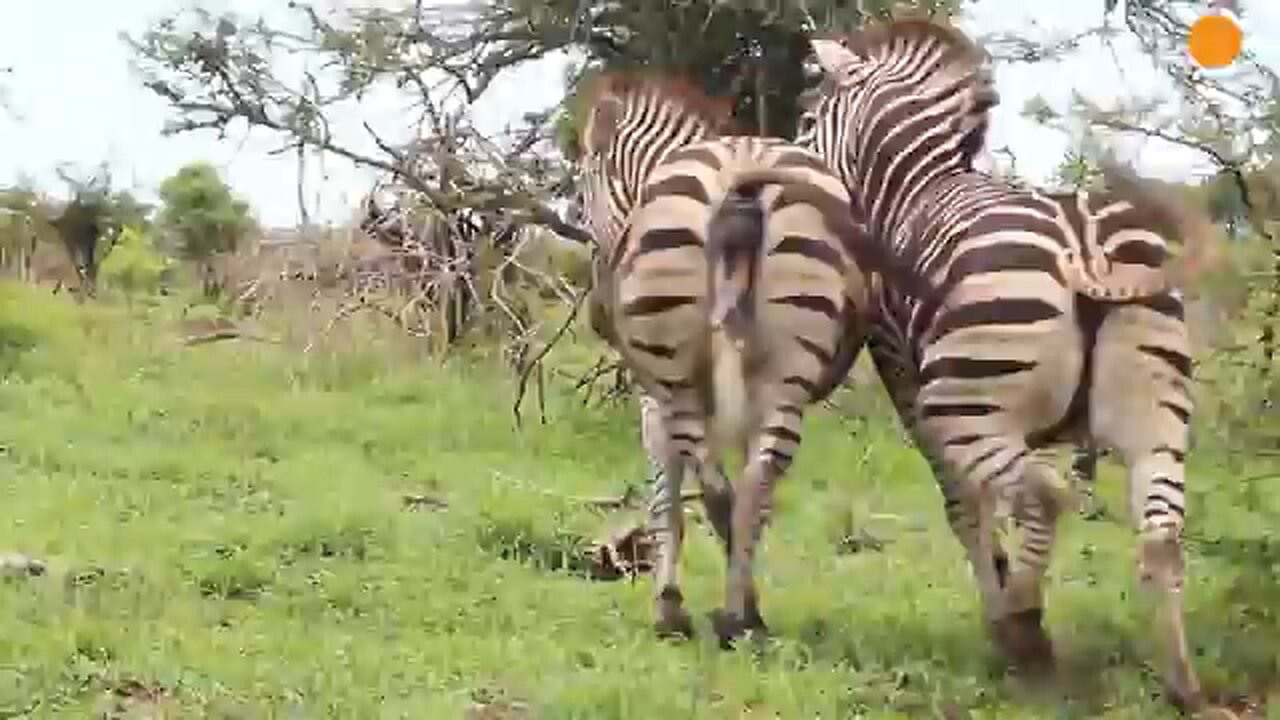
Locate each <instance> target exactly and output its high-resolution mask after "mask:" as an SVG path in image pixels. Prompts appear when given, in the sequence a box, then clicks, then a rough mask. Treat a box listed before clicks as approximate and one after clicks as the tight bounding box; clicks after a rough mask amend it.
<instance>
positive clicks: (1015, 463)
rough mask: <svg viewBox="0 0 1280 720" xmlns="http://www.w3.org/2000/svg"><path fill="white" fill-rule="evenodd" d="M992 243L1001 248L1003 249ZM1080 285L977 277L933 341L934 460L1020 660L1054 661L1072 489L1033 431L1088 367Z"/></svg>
mask: <svg viewBox="0 0 1280 720" xmlns="http://www.w3.org/2000/svg"><path fill="white" fill-rule="evenodd" d="M991 249H992V250H998V249H999V248H998V246H993V247H992V248H991ZM1074 299H1075V298H1074V293H1072V292H1071V291H1070V290H1069V289H1067V288H1065V287H1063V286H1062V284H1061V283H1060V282H1058V281H1057V280H1056V279H1055V277H1054V276H1053V275H1052V274H1051V273H1049V272H1040V271H1030V270H1024V269H1012V270H1004V271H1001V272H987V273H972V274H969V275H967V276H965V277H964V278H962V279H961V280H960V281H959V282H957V284H956V285H955V286H954V288H953V289H952V290H950V292H949V294H948V297H947V302H946V305H945V306H944V308H943V309H942V310H940V311H939V313H938V314H937V315H936V317H935V318H934V319H933V321H932V324H931V327H930V330H929V332H930V335H929V336H928V338H926V340H927V341H928V342H927V344H926V345H925V346H924V347H923V348H922V353H921V364H920V368H919V375H918V377H919V381H920V383H921V388H920V392H919V396H918V398H917V400H918V405H917V416H918V418H919V420H918V422H919V426H920V439H921V441H922V442H923V443H924V444H925V445H926V447H927V450H926V456H927V455H930V454H932V455H934V456H935V457H936V458H937V459H938V460H939V461H940V463H941V466H942V468H941V469H942V474H943V477H942V478H940V480H943V481H946V482H948V483H957V484H959V486H960V487H957V488H954V489H953V490H951V491H950V492H946V491H944V495H946V496H947V497H948V500H949V501H950V502H954V503H956V504H957V507H956V509H955V512H956V514H957V515H958V516H960V517H966V516H967V517H968V518H972V519H971V520H963V521H961V522H958V523H953V529H955V530H956V532H957V534H958V535H960V537H959V539H960V541H961V543H962V544H963V545H964V547H965V551H966V554H967V556H968V558H969V562H970V564H971V565H972V566H973V569H974V574H975V576H976V578H977V581H978V587H979V591H980V594H981V598H982V604H983V611H984V615H985V616H986V619H987V622H988V624H989V626H990V629H991V631H992V632H993V634H994V637H995V639H996V641H997V643H998V644H999V645H1000V648H1001V650H1003V651H1004V652H1005V653H1006V654H1007V655H1011V656H1012V657H1013V658H1014V659H1015V660H1016V661H1018V662H1020V663H1021V662H1024V661H1025V662H1027V663H1032V664H1040V661H1049V660H1051V659H1052V649H1051V644H1050V643H1049V642H1048V638H1047V636H1045V635H1044V631H1043V628H1042V624H1041V621H1042V615H1043V611H1042V608H1043V589H1042V587H1043V582H1044V576H1045V570H1046V568H1047V566H1048V563H1049V558H1050V554H1051V552H1052V546H1053V540H1054V537H1055V530H1056V521H1057V515H1056V513H1055V512H1053V510H1054V509H1055V508H1056V507H1058V506H1059V505H1060V502H1059V500H1058V494H1059V493H1060V492H1061V488H1059V487H1057V483H1056V482H1054V480H1055V479H1056V474H1055V473H1053V472H1046V471H1045V468H1044V467H1042V466H1041V464H1039V463H1034V462H1032V460H1033V457H1032V452H1031V449H1030V448H1029V447H1028V444H1027V436H1028V435H1029V434H1031V433H1033V432H1036V431H1038V430H1042V429H1044V428H1048V427H1052V426H1054V425H1055V424H1057V423H1058V422H1059V421H1060V420H1061V419H1062V418H1063V417H1065V416H1066V414H1067V411H1068V408H1069V407H1070V404H1071V399H1072V397H1073V395H1074V394H1075V390H1076V388H1077V387H1078V385H1079V382H1080V377H1081V372H1082V369H1083V360H1084V350H1083V337H1082V335H1081V332H1080V330H1079V328H1078V327H1077V326H1076V321H1075V303H1074ZM1009 510H1012V512H1013V518H1014V520H1015V521H1016V522H1017V523H1018V525H1019V527H1020V529H1021V530H1022V535H1023V542H1022V544H1021V548H1020V552H1019V553H1018V555H1017V562H1016V567H1014V568H1012V569H1011V571H1010V573H1009V576H1008V579H1007V581H1006V582H1003V583H1002V582H1001V580H1002V578H1001V573H1000V570H1001V568H1000V567H998V565H999V563H1000V559H1001V558H1003V557H1005V554H1004V553H1003V552H1002V551H1000V550H999V548H998V539H997V538H996V535H995V531H996V529H997V527H998V521H999V519H1000V516H1002V515H1004V514H1005V513H1006V512H1008V511H1009Z"/></svg>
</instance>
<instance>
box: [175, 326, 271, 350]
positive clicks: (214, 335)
mask: <svg viewBox="0 0 1280 720" xmlns="http://www.w3.org/2000/svg"><path fill="white" fill-rule="evenodd" d="M222 340H252V341H253V342H261V343H273V344H279V342H280V341H279V340H276V339H274V338H266V337H260V336H258V335H250V334H248V333H245V332H242V331H240V330H215V331H214V332H210V333H204V334H202V335H192V336H190V337H187V338H185V339H183V341H182V344H183V345H186V346H188V347H191V346H193V345H205V344H208V343H213V342H220V341H222Z"/></svg>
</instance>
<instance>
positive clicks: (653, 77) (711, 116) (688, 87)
mask: <svg viewBox="0 0 1280 720" xmlns="http://www.w3.org/2000/svg"><path fill="white" fill-rule="evenodd" d="M646 94H649V95H654V96H657V97H659V98H661V99H662V100H664V101H666V102H670V103H672V104H673V105H676V106H678V107H679V108H681V109H682V110H683V111H685V112H687V113H689V114H691V115H693V116H694V117H697V118H699V119H700V120H702V121H703V122H705V123H706V124H707V126H708V127H710V128H711V129H712V130H713V131H715V132H716V133H717V134H737V127H736V125H735V124H734V121H733V105H734V99H733V98H732V97H725V96H721V97H714V96H712V95H708V94H707V93H706V91H704V90H703V89H702V88H701V87H700V86H699V85H698V84H697V83H695V82H694V81H693V80H691V79H689V78H687V77H684V76H682V75H664V74H660V73H657V72H654V71H638V70H617V71H613V72H608V73H604V74H602V75H599V76H597V77H596V78H594V80H593V82H592V84H591V85H590V87H589V88H588V89H587V95H586V98H587V105H586V106H587V107H589V108H596V107H599V106H600V103H601V102H602V101H603V100H604V99H605V98H606V97H609V96H613V97H615V98H618V99H623V98H627V97H632V96H635V95H646Z"/></svg>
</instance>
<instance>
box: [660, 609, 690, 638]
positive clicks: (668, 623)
mask: <svg viewBox="0 0 1280 720" xmlns="http://www.w3.org/2000/svg"><path fill="white" fill-rule="evenodd" d="M653 634H654V635H656V636H657V637H658V639H659V640H689V639H692V638H693V634H694V633H693V618H692V617H690V616H689V613H688V612H687V611H686V610H684V609H683V608H676V609H675V610H668V611H667V612H665V613H662V614H660V615H659V616H658V619H657V620H655V621H654V622H653Z"/></svg>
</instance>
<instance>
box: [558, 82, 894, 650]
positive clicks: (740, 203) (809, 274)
mask: <svg viewBox="0 0 1280 720" xmlns="http://www.w3.org/2000/svg"><path fill="white" fill-rule="evenodd" d="M588 97H589V100H590V102H589V107H590V112H589V115H588V119H587V122H586V124H585V127H584V130H583V132H582V135H581V138H580V143H581V151H582V153H581V155H582V158H581V163H582V166H583V168H584V173H583V187H582V194H583V204H584V208H585V212H586V215H587V217H588V220H589V222H590V224H591V227H592V228H593V231H594V233H595V235H596V237H597V238H600V237H604V238H606V239H613V242H612V243H611V244H609V245H606V248H607V249H606V252H604V253H601V254H600V255H599V256H598V258H599V262H597V264H596V266H595V280H596V285H595V289H594V290H593V293H594V297H593V300H592V306H593V307H592V315H593V319H592V325H593V327H594V328H596V330H597V332H599V333H600V334H601V336H602V337H604V338H605V339H606V340H607V341H608V342H609V343H610V344H611V345H612V346H613V347H614V349H615V350H617V351H618V352H619V354H620V355H621V356H622V358H623V361H624V363H626V365H627V366H628V367H629V368H630V369H631V371H632V373H633V375H634V376H635V377H636V378H637V380H638V382H639V383H640V385H641V386H642V387H643V388H644V390H645V392H646V393H647V395H648V396H649V397H650V398H652V399H653V400H654V402H655V403H656V405H657V407H658V414H659V417H660V420H661V428H660V431H659V433H660V437H661V440H662V441H663V442H664V444H665V447H664V448H661V449H662V450H663V451H664V453H665V454H664V455H663V457H662V464H663V471H664V472H663V474H662V477H663V480H662V481H661V482H659V483H657V484H656V485H655V487H654V488H653V492H652V495H651V498H650V508H649V511H650V518H651V522H652V530H653V532H654V533H655V534H656V535H657V543H656V545H657V548H658V557H657V562H656V568H655V573H656V577H655V599H654V610H655V618H656V619H655V624H654V627H655V631H656V632H657V633H658V634H659V635H661V636H668V635H682V636H685V637H689V636H691V635H692V633H693V626H692V622H691V619H690V616H689V614H688V612H687V611H686V610H685V609H684V607H683V594H682V592H681V590H680V581H679V562H680V550H681V543H682V539H683V532H684V530H683V512H682V510H681V508H680V506H679V497H680V488H681V484H682V482H683V479H684V474H685V473H686V471H696V472H697V474H698V476H699V479H700V481H701V483H702V486H703V501H704V504H705V508H706V512H707V517H708V520H709V522H710V525H711V526H712V529H713V530H714V532H715V534H716V535H717V536H718V538H719V540H720V542H721V544H722V546H723V548H724V550H725V553H726V558H727V560H728V567H729V569H728V572H727V573H726V575H727V584H726V590H725V606H724V608H723V609H722V610H720V611H718V612H715V613H713V615H712V616H713V624H714V626H715V630H716V633H717V635H718V636H719V638H720V641H721V643H722V645H725V646H728V645H730V644H731V643H732V641H733V639H735V638H736V637H738V636H740V635H741V634H743V633H744V632H747V631H760V632H763V631H766V626H765V623H764V619H763V617H762V616H761V613H760V607H759V602H758V595H757V591H756V586H755V582H754V578H753V558H754V555H755V549H756V546H757V544H758V542H759V539H760V536H761V532H762V529H763V525H764V524H765V523H766V521H767V518H768V516H769V513H770V511H771V507H772V494H773V488H774V485H775V484H776V483H777V482H778V480H779V479H780V478H781V477H782V476H783V474H784V473H785V472H786V470H787V468H788V467H789V466H790V464H791V460H792V456H793V455H794V453H795V452H796V450H797V449H798V448H799V445H800V441H801V438H800V428H801V420H802V417H803V414H804V411H805V408H806V407H807V406H808V405H810V404H811V403H814V402H817V401H819V400H821V399H823V398H825V397H827V396H828V395H829V394H830V393H831V392H832V391H833V390H834V389H835V388H836V387H837V386H838V385H839V384H840V383H841V382H842V381H843V380H844V378H845V376H846V375H847V374H848V371H849V369H850V367H851V366H852V364H853V361H854V359H855V358H856V356H857V353H858V351H859V350H860V348H861V344H862V342H861V332H860V330H861V327H860V321H861V317H860V313H861V310H862V308H863V307H864V304H865V298H866V285H865V282H864V279H863V274H862V272H861V270H860V269H859V265H858V264H857V262H856V261H855V259H854V257H853V255H852V253H854V252H857V251H858V249H859V248H860V247H869V243H867V242H863V243H861V244H859V243H858V242H857V240H858V238H859V237H860V235H859V234H860V233H861V232H862V230H861V228H860V227H859V226H857V225H855V224H854V222H853V217H854V215H853V212H854V211H853V208H852V207H851V205H850V204H849V196H848V194H847V192H846V191H845V189H844V186H843V184H842V182H841V181H840V179H839V178H838V177H836V176H835V175H834V174H832V173H831V172H830V171H829V170H828V169H827V168H826V165H825V164H824V163H823V161H822V160H821V158H819V157H818V156H817V155H816V154H814V153H812V152H810V151H808V150H805V149H803V148H800V147H797V146H795V145H793V144H791V143H789V142H787V141H784V140H780V139H773V138H758V137H746V136H719V137H709V136H710V134H711V133H710V132H709V129H710V128H711V127H713V126H714V125H715V124H716V123H717V122H718V120H719V119H720V118H724V117H727V116H728V113H727V111H726V110H727V108H725V107H723V106H722V105H720V104H719V103H718V101H715V100H711V99H709V98H707V97H706V96H704V95H703V94H702V93H700V92H699V91H697V90H696V89H695V88H693V87H692V86H691V85H689V84H687V83H684V82H683V81H679V80H672V79H663V78H655V77H645V76H640V75H633V74H611V75H606V76H604V77H603V78H601V79H600V80H599V81H598V84H597V85H596V86H595V88H593V90H592V93H591V95H590V96H588ZM700 138H708V139H700ZM858 259H859V260H861V259H862V258H858ZM864 262H865V261H864ZM726 449H728V450H732V451H735V452H737V451H741V452H742V454H743V459H744V464H745V468H744V470H743V472H742V474H741V477H740V479H739V480H738V483H737V486H736V487H731V486H730V484H729V483H728V481H727V480H726V479H725V477H724V473H723V470H722V469H721V468H720V467H719V464H718V462H717V461H716V458H717V457H718V456H719V454H720V451H723V450H726Z"/></svg>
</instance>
